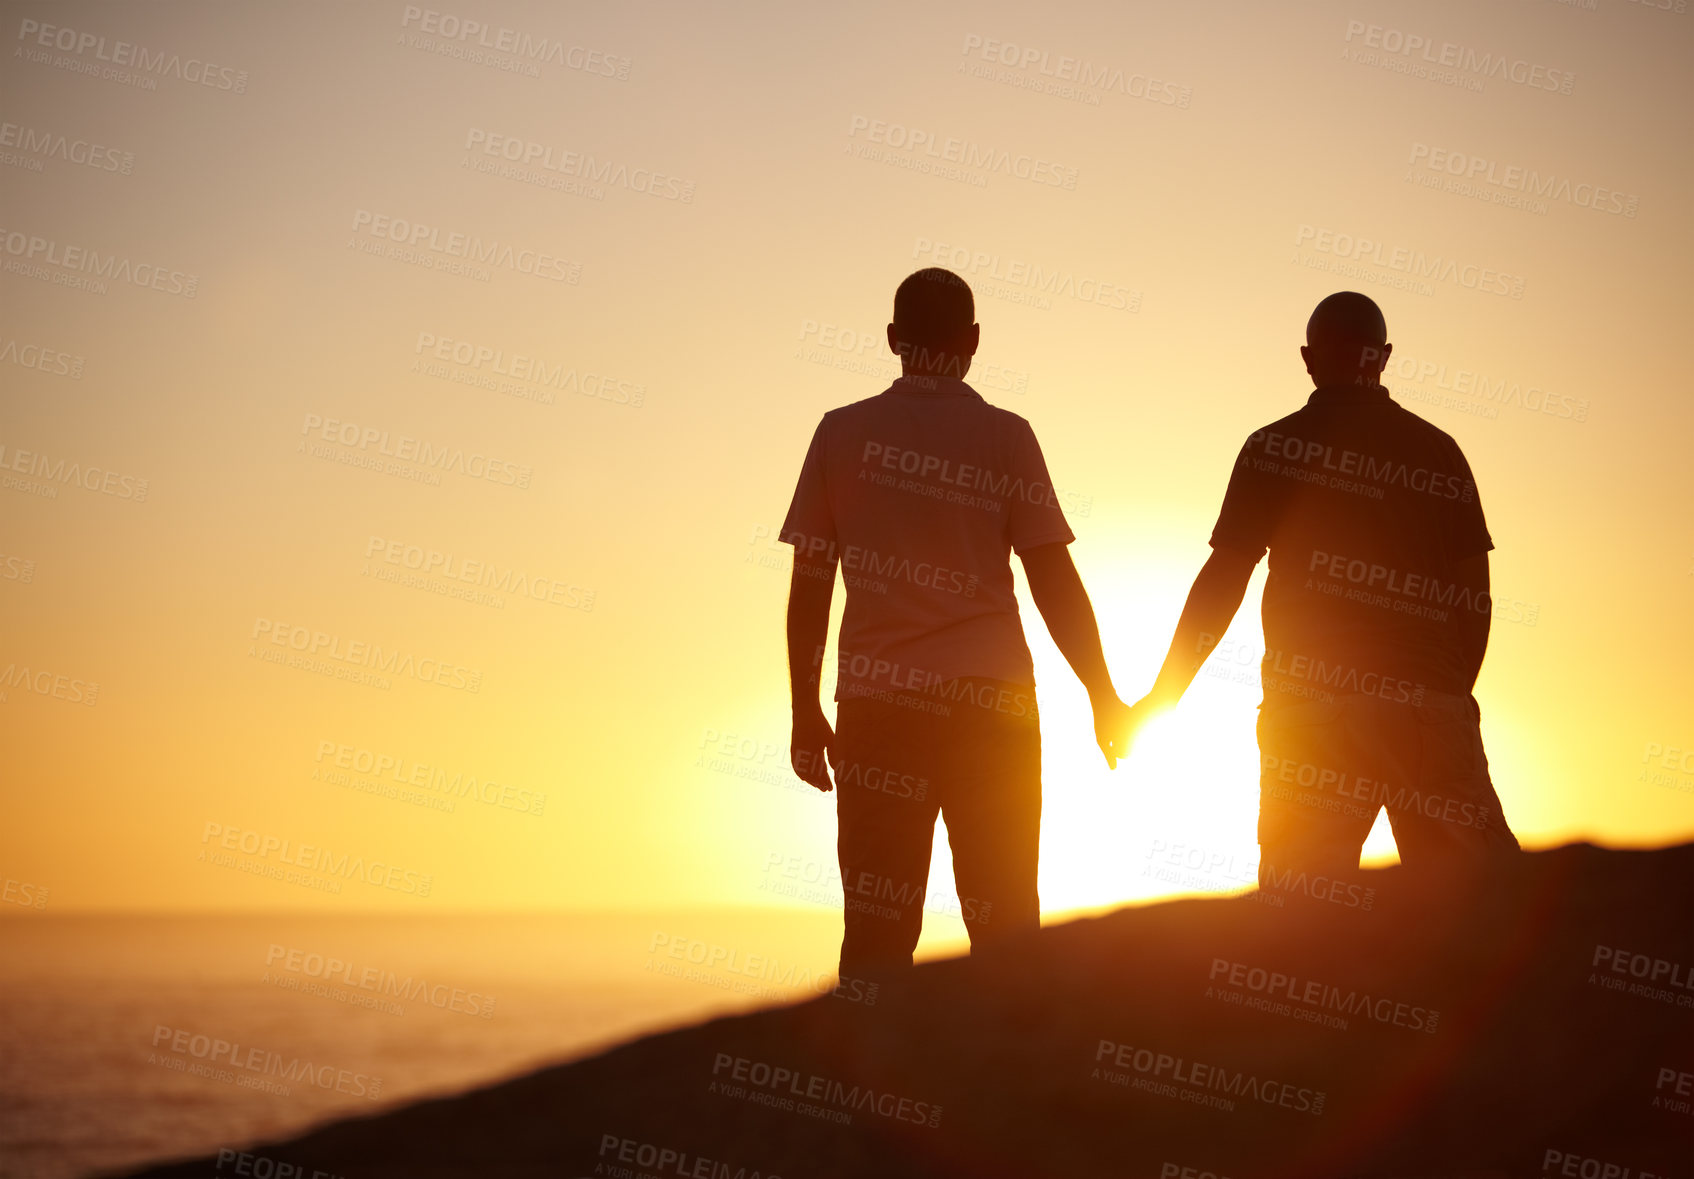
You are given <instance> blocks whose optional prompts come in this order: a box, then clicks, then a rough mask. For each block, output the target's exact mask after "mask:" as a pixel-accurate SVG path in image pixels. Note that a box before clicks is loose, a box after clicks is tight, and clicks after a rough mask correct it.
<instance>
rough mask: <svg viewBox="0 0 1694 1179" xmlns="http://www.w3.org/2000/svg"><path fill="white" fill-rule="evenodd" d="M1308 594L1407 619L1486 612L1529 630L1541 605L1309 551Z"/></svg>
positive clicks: (1369, 562)
mask: <svg viewBox="0 0 1694 1179" xmlns="http://www.w3.org/2000/svg"><path fill="white" fill-rule="evenodd" d="M1306 573H1307V578H1306V586H1305V588H1306V589H1307V590H1310V591H1313V592H1315V593H1319V594H1323V595H1326V596H1328V597H1335V598H1340V599H1341V600H1342V601H1344V602H1353V603H1356V604H1358V605H1362V606H1373V607H1377V608H1379V609H1383V610H1389V611H1391V612H1393V613H1395V614H1404V615H1406V616H1407V617H1409V618H1421V619H1427V620H1428V621H1431V622H1438V623H1441V622H1447V621H1449V619H1451V618H1452V617H1453V616H1454V614H1455V613H1465V612H1469V613H1472V614H1489V615H1492V616H1493V617H1495V618H1499V619H1503V620H1505V621H1508V622H1521V623H1523V624H1524V625H1526V626H1534V625H1535V623H1536V622H1537V620H1538V619H1539V618H1540V617H1541V606H1540V605H1539V604H1538V603H1534V602H1522V601H1519V600H1518V599H1516V598H1509V597H1502V596H1500V595H1498V594H1495V593H1493V592H1491V591H1490V590H1485V589H1480V588H1478V587H1475V586H1469V585H1460V584H1459V583H1458V582H1454V581H1443V580H1442V579H1441V578H1439V577H1436V576H1434V575H1432V574H1428V573H1417V572H1410V573H1409V572H1407V571H1405V570H1403V569H1395V568H1391V567H1390V566H1387V565H1384V564H1382V563H1381V562H1380V561H1372V560H1366V559H1364V558H1362V557H1349V556H1347V555H1345V554H1343V553H1326V552H1323V551H1322V550H1320V549H1313V550H1312V556H1311V559H1310V560H1309V561H1308V562H1307V564H1306Z"/></svg>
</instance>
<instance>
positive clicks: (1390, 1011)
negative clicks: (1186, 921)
mask: <svg viewBox="0 0 1694 1179" xmlns="http://www.w3.org/2000/svg"><path fill="white" fill-rule="evenodd" d="M1206 979H1207V985H1206V998H1208V999H1218V1000H1221V1001H1223V1002H1225V1003H1233V1004H1235V1005H1237V1006H1244V1007H1250V1008H1253V1009H1255V1010H1260V1011H1265V1012H1268V1013H1270V1014H1274V1015H1286V1016H1289V1017H1291V1018H1293V1019H1297V1020H1301V1021H1303V1022H1306V1023H1314V1024H1318V1025H1319V1026H1322V1027H1329V1028H1334V1029H1336V1030H1338V1031H1346V1030H1347V1027H1348V1023H1347V1020H1346V1018H1344V1017H1345V1016H1353V1017H1355V1018H1358V1017H1362V1018H1364V1019H1367V1020H1370V1021H1372V1022H1373V1023H1379V1024H1383V1025H1385V1026H1389V1027H1397V1028H1404V1029H1406V1030H1407V1031H1411V1032H1422V1033H1424V1034H1425V1035H1434V1034H1435V1028H1436V1025H1437V1024H1439V1023H1440V1022H1441V1013H1440V1012H1439V1011H1435V1010H1433V1009H1432V1008H1428V1007H1422V1006H1419V1005H1417V1004H1413V1003H1405V1002H1400V1001H1398V1000H1395V999H1390V998H1384V997H1382V996H1375V995H1372V994H1370V993H1369V992H1368V991H1367V992H1360V991H1357V990H1352V989H1343V988H1341V987H1338V986H1335V985H1333V984H1330V983H1326V982H1320V981H1318V980H1317V979H1302V978H1300V977H1299V976H1298V975H1292V974H1284V973H1283V972H1282V971H1280V970H1272V969H1267V968H1266V967H1263V966H1255V965H1251V964H1249V963H1246V962H1234V961H1231V960H1230V959H1228V958H1213V959H1212V965H1211V968H1210V970H1209V971H1208V972H1207V975H1206Z"/></svg>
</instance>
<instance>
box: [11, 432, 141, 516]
mask: <svg viewBox="0 0 1694 1179" xmlns="http://www.w3.org/2000/svg"><path fill="white" fill-rule="evenodd" d="M12 471H17V472H19V473H20V474H22V475H25V476H30V478H17V477H15V476H13V475H12V474H10V472H12ZM43 480H45V481H43ZM148 485H149V484H148V480H146V479H144V478H142V477H140V476H139V475H125V474H122V473H120V472H118V471H113V470H109V469H108V468H105V467H99V466H93V465H89V466H84V465H83V464H82V463H80V462H75V461H67V460H66V459H62V458H60V459H55V458H52V457H50V456H48V455H45V454H43V453H41V452H40V451H39V450H20V449H18V448H17V447H16V446H15V445H9V444H7V443H3V442H0V487H5V488H7V489H8V490H12V491H22V492H26V493H28V494H31V495H39V496H41V497H43V498H45V499H57V498H58V496H59V488H60V487H80V488H82V489H83V490H84V491H97V492H99V493H100V494H101V495H109V496H112V497H113V498H114V499H127V500H129V501H130V502H131V503H138V504H139V503H145V502H146V501H147V489H148Z"/></svg>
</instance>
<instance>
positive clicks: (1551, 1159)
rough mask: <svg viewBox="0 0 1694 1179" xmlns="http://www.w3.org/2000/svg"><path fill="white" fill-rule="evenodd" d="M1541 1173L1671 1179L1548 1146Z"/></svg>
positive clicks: (1566, 1178) (1574, 1178)
mask: <svg viewBox="0 0 1694 1179" xmlns="http://www.w3.org/2000/svg"><path fill="white" fill-rule="evenodd" d="M1541 1173H1542V1174H1543V1175H1558V1176H1561V1177H1562V1179H1671V1177H1670V1176H1669V1175H1660V1174H1657V1173H1655V1172H1653V1171H1648V1170H1638V1169H1637V1168H1635V1167H1631V1166H1626V1165H1625V1164H1623V1163H1614V1162H1611V1161H1609V1160H1607V1159H1599V1158H1593V1157H1591V1156H1589V1155H1585V1154H1577V1153H1576V1152H1575V1151H1574V1150H1559V1149H1557V1148H1555V1147H1551V1146H1550V1147H1548V1148H1547V1152H1546V1153H1545V1154H1543V1155H1542V1156H1541Z"/></svg>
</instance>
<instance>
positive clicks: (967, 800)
mask: <svg viewBox="0 0 1694 1179" xmlns="http://www.w3.org/2000/svg"><path fill="white" fill-rule="evenodd" d="M1007 687H1011V686H1010V685H1008V686H1007ZM977 701H978V702H977V703H963V704H957V705H955V706H954V711H955V714H956V715H957V716H958V717H959V720H960V724H959V726H958V728H957V730H956V731H958V732H959V733H960V745H961V747H960V748H959V749H958V750H957V751H956V752H954V753H952V754H951V755H950V756H949V759H948V760H949V765H950V767H951V772H950V773H949V774H948V775H947V779H946V781H945V782H944V784H943V793H942V798H941V815H942V818H944V819H945V820H946V822H947V841H948V844H949V845H950V847H951V849H952V853H953V880H954V882H955V883H956V884H957V885H958V890H959V913H960V916H961V917H962V918H963V920H964V923H965V931H966V932H967V933H968V934H969V935H970V939H971V952H972V953H978V952H981V951H982V950H983V949H985V948H989V947H992V946H993V945H994V944H995V943H997V942H1001V941H1004V940H1005V939H1007V938H1009V937H1012V936H1014V935H1017V934H1020V933H1027V932H1030V931H1032V930H1035V929H1038V928H1040V925H1041V898H1040V895H1039V893H1038V891H1037V883H1036V876H1037V870H1038V868H1039V862H1040V850H1041V727H1040V723H1039V721H1038V719H1037V717H1036V715H1035V710H1034V693H1033V691H1032V690H1031V689H1029V688H1027V687H1024V688H1018V689H1017V690H1016V691H1015V692H1012V693H1009V694H1005V693H1002V692H1001V691H1000V690H999V686H998V685H996V686H994V688H993V691H992V694H986V693H985V694H983V695H980V696H978V697H977ZM990 702H991V703H990ZM1026 703H1027V707H1025V704H1026Z"/></svg>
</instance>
